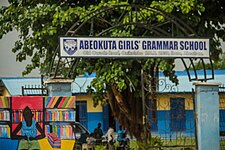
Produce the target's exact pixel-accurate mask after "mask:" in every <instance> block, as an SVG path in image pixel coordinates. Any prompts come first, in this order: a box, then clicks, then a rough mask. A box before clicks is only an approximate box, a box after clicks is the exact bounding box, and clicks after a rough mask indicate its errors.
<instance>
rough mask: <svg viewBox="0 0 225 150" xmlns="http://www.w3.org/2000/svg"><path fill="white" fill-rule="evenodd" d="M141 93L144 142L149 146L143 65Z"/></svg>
mask: <svg viewBox="0 0 225 150" xmlns="http://www.w3.org/2000/svg"><path fill="white" fill-rule="evenodd" d="M141 93H142V111H143V116H142V119H143V126H144V132H143V135H144V138H145V139H144V142H145V146H147V135H146V124H145V123H146V115H145V89H144V71H143V67H142V68H141Z"/></svg>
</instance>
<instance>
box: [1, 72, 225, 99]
mask: <svg viewBox="0 0 225 150" xmlns="http://www.w3.org/2000/svg"><path fill="white" fill-rule="evenodd" d="M176 74H177V76H178V80H179V85H178V86H175V84H173V83H172V82H171V81H170V80H169V79H168V78H165V77H164V76H163V74H162V73H160V77H159V78H160V80H161V81H162V82H160V85H159V91H160V92H191V91H192V88H194V85H193V83H194V82H195V81H193V82H190V81H189V79H188V76H187V73H186V71H177V72H176ZM193 75H194V72H191V76H193ZM198 75H199V78H203V75H204V74H203V71H199V72H198ZM94 76H95V74H94V75H93V74H92V75H91V76H88V75H85V76H82V77H77V78H76V79H75V81H74V82H72V84H71V92H72V93H74V94H79V93H86V92H87V87H88V86H89V85H90V83H91V81H92V80H93V79H94V78H95V77H94ZM214 77H215V79H214V80H209V81H208V82H219V83H221V84H223V85H225V70H215V76H214ZM0 80H2V82H3V84H4V85H5V87H6V88H7V89H8V91H9V93H10V94H11V95H12V96H16V95H22V86H28V85H29V86H32V85H33V86H35V85H36V86H41V78H38V77H37V78H0Z"/></svg>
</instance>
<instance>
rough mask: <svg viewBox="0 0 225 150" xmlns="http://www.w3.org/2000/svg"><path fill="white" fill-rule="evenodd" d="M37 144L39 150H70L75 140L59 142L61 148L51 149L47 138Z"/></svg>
mask: <svg viewBox="0 0 225 150" xmlns="http://www.w3.org/2000/svg"><path fill="white" fill-rule="evenodd" d="M38 143H39V145H40V148H41V150H72V149H73V146H74V143H75V140H61V148H52V146H51V145H50V144H49V142H48V139H47V138H44V139H41V140H38Z"/></svg>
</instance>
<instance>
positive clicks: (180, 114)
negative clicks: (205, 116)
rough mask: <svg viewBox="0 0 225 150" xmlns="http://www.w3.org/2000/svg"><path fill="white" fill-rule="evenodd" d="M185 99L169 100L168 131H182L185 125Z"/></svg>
mask: <svg viewBox="0 0 225 150" xmlns="http://www.w3.org/2000/svg"><path fill="white" fill-rule="evenodd" d="M185 120H186V116H185V99H184V98H170V129H171V131H184V130H185V129H186V124H185Z"/></svg>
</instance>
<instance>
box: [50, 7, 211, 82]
mask: <svg viewBox="0 0 225 150" xmlns="http://www.w3.org/2000/svg"><path fill="white" fill-rule="evenodd" d="M127 8H129V9H128V10H126V9H127ZM119 9H121V10H122V11H121V13H120V14H119V16H118V17H119V19H122V18H123V17H124V15H125V14H126V13H131V17H132V18H130V19H131V20H130V22H128V23H121V22H116V23H114V22H110V21H108V20H104V18H102V17H101V15H102V14H107V13H110V12H112V11H116V10H119ZM139 10H145V11H147V12H152V13H155V14H158V15H162V16H163V17H164V18H165V21H164V22H157V23H156V22H154V24H151V22H149V21H148V20H138V18H137V13H139V15H143V14H141V13H140V12H138V11H139ZM133 11H135V12H136V14H135V13H134V12H133ZM135 17H136V18H135ZM133 18H135V20H136V21H133ZM95 19H100V20H101V21H102V22H104V23H105V24H106V25H108V26H109V27H108V28H105V29H104V30H102V31H101V32H99V33H94V34H93V32H94V27H95V26H96V25H97V24H96V22H95V21H94V20H95ZM168 24H170V25H171V30H170V31H167V30H165V29H163V28H162V27H163V26H164V25H168ZM132 25H135V26H136V27H137V28H143V29H145V30H146V31H151V32H154V34H155V36H156V37H157V36H159V37H165V36H166V37H168V36H170V37H176V34H175V31H178V32H180V33H182V35H183V36H184V37H198V36H197V34H196V32H195V31H194V30H193V29H192V28H191V27H190V26H188V25H187V24H186V23H185V22H184V21H182V20H181V19H179V18H177V17H176V16H174V15H172V14H169V13H166V12H164V11H162V10H159V9H156V8H153V7H148V6H143V5H138V4H124V5H121V4H119V5H113V6H103V7H101V8H99V9H97V10H94V11H92V12H90V13H89V14H88V15H86V16H85V17H83V18H81V19H80V20H78V21H76V22H75V23H74V24H73V25H72V26H71V27H70V29H69V30H68V31H67V32H66V34H65V36H84V35H82V34H79V32H80V31H81V30H86V28H87V27H89V29H90V30H89V34H87V35H89V36H93V35H94V36H103V35H104V34H105V33H108V32H110V31H111V30H113V29H117V28H122V27H128V26H132ZM175 29H176V30H175ZM137 36H141V35H137ZM181 60H182V62H183V64H184V67H185V68H186V70H187V74H188V77H189V80H190V81H192V80H200V81H207V80H210V79H213V78H214V70H213V64H212V61H211V59H209V62H210V64H211V66H212V76H210V78H208V77H207V74H206V71H205V74H204V78H203V79H199V78H198V74H197V71H196V69H195V64H194V59H192V58H188V59H181ZM187 60H188V63H187ZM56 61H57V63H56V64H55V62H56ZM79 61H80V58H62V57H60V56H59V46H58V47H57V48H56V50H55V53H54V56H53V61H52V62H51V66H50V71H49V72H50V73H52V74H51V75H52V76H53V78H57V76H58V74H57V73H58V72H59V69H60V67H64V66H67V67H68V68H69V72H68V74H67V75H66V78H73V79H74V78H75V76H76V74H75V69H76V66H77V65H78V62H79ZM199 62H200V63H201V64H202V66H203V67H204V66H205V62H204V59H200V60H199ZM190 68H192V69H194V72H195V76H194V77H191V75H190ZM204 70H206V69H204Z"/></svg>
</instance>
